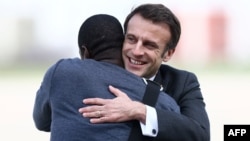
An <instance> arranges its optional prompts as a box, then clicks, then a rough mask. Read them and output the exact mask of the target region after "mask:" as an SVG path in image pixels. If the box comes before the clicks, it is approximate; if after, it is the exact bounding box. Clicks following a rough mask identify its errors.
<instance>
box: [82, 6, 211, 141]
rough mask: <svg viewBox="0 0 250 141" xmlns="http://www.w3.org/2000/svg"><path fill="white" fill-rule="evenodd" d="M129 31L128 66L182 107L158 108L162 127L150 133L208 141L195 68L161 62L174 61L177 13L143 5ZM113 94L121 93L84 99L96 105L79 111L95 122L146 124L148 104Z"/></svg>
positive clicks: (185, 140)
mask: <svg viewBox="0 0 250 141" xmlns="http://www.w3.org/2000/svg"><path fill="white" fill-rule="evenodd" d="M124 30H125V41H124V44H123V53H122V55H123V61H124V65H125V68H126V69H127V70H128V71H130V72H132V73H134V74H136V75H138V76H142V77H145V78H147V79H151V80H154V81H156V82H158V83H160V84H161V85H162V86H163V88H164V91H165V92H166V93H168V94H169V95H170V96H171V97H173V98H174V99H175V100H176V101H177V104H178V105H179V106H180V110H181V114H180V115H178V114H175V113H173V112H169V111H165V110H161V109H157V108H155V109H154V110H155V112H156V114H157V118H156V119H155V122H156V123H155V124H157V125H158V130H157V132H156V134H154V133H152V134H151V135H148V136H152V137H155V139H154V140H159V141H160V140H173V141H209V140H210V125H209V119H208V115H207V112H206V109H205V103H204V101H203V96H202V94H201V91H200V85H199V82H198V80H197V77H196V76H195V75H194V74H193V73H191V72H188V71H184V70H178V69H175V68H173V67H170V66H168V65H163V64H161V63H162V62H167V61H169V60H170V59H171V57H172V55H173V54H174V52H175V48H176V45H177V43H178V41H179V38H180V33H181V27H180V23H179V21H178V19H177V18H176V16H175V15H174V14H173V13H172V12H171V11H170V10H169V9H168V8H167V7H165V6H164V5H161V4H143V5H140V6H138V7H137V8H135V9H134V10H133V11H132V12H131V13H130V14H129V15H128V16H127V18H126V20H125V23H124ZM112 92H113V93H115V95H118V96H117V98H115V99H102V98H90V99H84V101H83V102H84V104H91V105H92V106H88V107H84V108H80V109H79V111H80V113H82V114H83V116H84V117H88V118H90V121H91V122H92V123H104V122H124V121H130V120H138V121H140V122H141V123H145V121H146V120H147V118H148V116H146V115H147V114H148V106H145V105H144V104H142V103H140V104H138V103H136V104H135V103H133V101H129V100H128V99H127V97H126V95H125V94H124V93H123V92H122V91H119V90H118V89H115V91H112ZM119 95H122V96H119ZM123 98H124V99H126V100H123ZM135 109H136V110H135ZM97 111H100V112H101V113H102V116H101V117H100V118H95V117H94V113H96V112H97ZM142 111H143V113H142Z"/></svg>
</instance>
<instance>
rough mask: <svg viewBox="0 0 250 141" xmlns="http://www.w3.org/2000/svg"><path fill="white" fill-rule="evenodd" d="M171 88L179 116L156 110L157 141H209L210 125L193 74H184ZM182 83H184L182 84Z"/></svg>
mask: <svg viewBox="0 0 250 141" xmlns="http://www.w3.org/2000/svg"><path fill="white" fill-rule="evenodd" d="M184 78H185V79H183V77H182V79H180V81H179V82H176V83H175V84H174V85H173V86H174V88H173V89H176V91H178V92H176V91H175V93H177V95H175V96H174V97H175V99H177V103H178V105H179V106H180V110H181V114H178V113H175V112H171V111H166V110H160V109H156V111H157V117H158V125H159V132H158V135H157V137H156V138H155V139H156V140H157V141H165V140H169V141H209V140H210V125H209V119H208V116H207V112H206V110H205V103H204V101H203V97H202V94H201V91H200V86H199V82H198V80H197V78H196V76H195V75H194V74H193V73H186V75H185V77H184ZM183 81H184V83H183Z"/></svg>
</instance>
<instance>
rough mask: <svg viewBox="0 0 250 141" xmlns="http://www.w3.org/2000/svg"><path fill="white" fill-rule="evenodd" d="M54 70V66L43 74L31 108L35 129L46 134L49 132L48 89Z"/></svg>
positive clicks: (49, 108) (49, 106) (49, 109)
mask: <svg viewBox="0 0 250 141" xmlns="http://www.w3.org/2000/svg"><path fill="white" fill-rule="evenodd" d="M55 68H56V64H55V65H53V66H52V67H50V68H49V69H48V70H47V72H46V73H45V75H44V78H43V81H42V83H41V86H40V88H39V89H38V91H37V93H36V97H35V103H34V107H33V120H34V123H35V126H36V128H37V129H38V130H41V131H46V132H49V131H50V125H51V105H50V88H51V80H52V77H53V73H54V71H55Z"/></svg>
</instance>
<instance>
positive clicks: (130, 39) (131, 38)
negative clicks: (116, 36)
mask: <svg viewBox="0 0 250 141" xmlns="http://www.w3.org/2000/svg"><path fill="white" fill-rule="evenodd" d="M126 39H127V41H128V42H130V43H134V42H136V40H135V38H133V37H127V38H126Z"/></svg>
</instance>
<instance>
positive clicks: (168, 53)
mask: <svg viewBox="0 0 250 141" xmlns="http://www.w3.org/2000/svg"><path fill="white" fill-rule="evenodd" d="M174 52H175V49H169V50H167V51H166V52H165V53H164V54H163V62H167V61H169V60H170V59H171V58H172V56H173V54H174Z"/></svg>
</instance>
